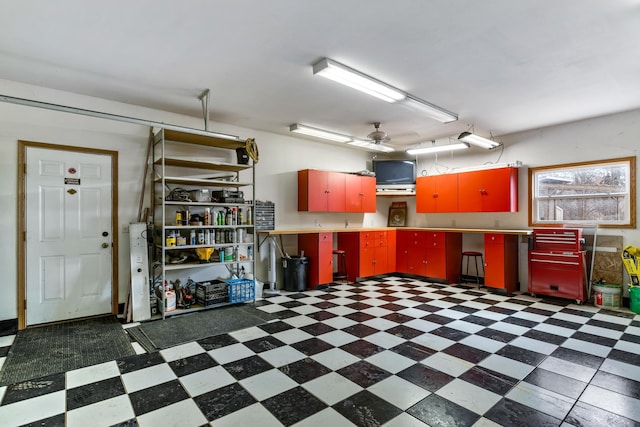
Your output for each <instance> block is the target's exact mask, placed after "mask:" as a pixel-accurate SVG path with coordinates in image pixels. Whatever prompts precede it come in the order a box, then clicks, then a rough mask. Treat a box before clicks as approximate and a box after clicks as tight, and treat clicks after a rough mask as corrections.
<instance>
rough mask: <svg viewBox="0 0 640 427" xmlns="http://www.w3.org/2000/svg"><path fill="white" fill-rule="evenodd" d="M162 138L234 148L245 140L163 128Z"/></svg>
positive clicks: (244, 144)
mask: <svg viewBox="0 0 640 427" xmlns="http://www.w3.org/2000/svg"><path fill="white" fill-rule="evenodd" d="M164 139H165V140H167V141H173V142H184V143H187V144H195V145H204V146H205V147H216V148H226V149H230V150H235V149H236V148H241V147H245V146H246V142H245V141H241V140H240V138H237V137H236V140H235V141H234V140H233V139H225V138H218V137H216V136H213V135H212V136H209V135H200V134H196V133H187V132H180V131H177V130H170V129H164Z"/></svg>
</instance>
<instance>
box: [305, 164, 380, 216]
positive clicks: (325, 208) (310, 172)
mask: <svg viewBox="0 0 640 427" xmlns="http://www.w3.org/2000/svg"><path fill="white" fill-rule="evenodd" d="M298 211H309V212H375V211H376V179H375V177H371V176H360V175H353V174H348V173H341V172H329V171H321V170H315V169H304V170H300V171H298Z"/></svg>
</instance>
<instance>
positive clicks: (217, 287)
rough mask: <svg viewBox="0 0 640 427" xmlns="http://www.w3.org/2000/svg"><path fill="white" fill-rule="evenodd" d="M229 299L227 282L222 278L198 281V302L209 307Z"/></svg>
mask: <svg viewBox="0 0 640 427" xmlns="http://www.w3.org/2000/svg"><path fill="white" fill-rule="evenodd" d="M228 300H229V296H228V291H227V284H226V283H225V282H223V281H221V280H210V281H207V282H198V283H196V302H197V303H198V304H202V305H204V306H205V307H208V306H210V305H213V304H220V303H223V302H227V301H228Z"/></svg>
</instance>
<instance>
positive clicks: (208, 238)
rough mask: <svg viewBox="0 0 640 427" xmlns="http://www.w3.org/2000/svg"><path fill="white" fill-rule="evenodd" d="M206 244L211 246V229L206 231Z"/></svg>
mask: <svg viewBox="0 0 640 427" xmlns="http://www.w3.org/2000/svg"><path fill="white" fill-rule="evenodd" d="M204 244H205V245H210V244H211V232H210V231H209V229H206V230H204Z"/></svg>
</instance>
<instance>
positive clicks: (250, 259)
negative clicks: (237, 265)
mask: <svg viewBox="0 0 640 427" xmlns="http://www.w3.org/2000/svg"><path fill="white" fill-rule="evenodd" d="M247 258H249V261H253V246H249V248H248V249H247Z"/></svg>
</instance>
